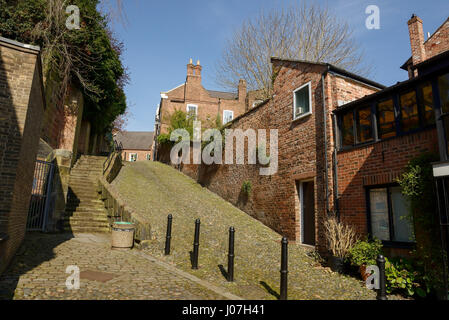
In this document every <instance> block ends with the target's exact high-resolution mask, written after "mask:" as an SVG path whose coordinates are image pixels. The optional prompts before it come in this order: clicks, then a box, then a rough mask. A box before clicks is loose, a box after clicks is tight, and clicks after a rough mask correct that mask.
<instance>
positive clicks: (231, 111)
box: [222, 110, 234, 124]
mask: <svg viewBox="0 0 449 320" xmlns="http://www.w3.org/2000/svg"><path fill="white" fill-rule="evenodd" d="M225 112H230V113H232V119H231V120H230V121H228V122H231V121H232V120H234V111H233V110H223V120H222V122H223V124H226V123H228V122H225Z"/></svg>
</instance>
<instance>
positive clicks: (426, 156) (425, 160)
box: [398, 153, 444, 291]
mask: <svg viewBox="0 0 449 320" xmlns="http://www.w3.org/2000/svg"><path fill="white" fill-rule="evenodd" d="M438 160H439V157H438V155H437V154H433V153H423V154H422V155H420V156H418V157H416V158H414V159H412V160H411V161H410V162H409V163H408V165H407V166H406V168H405V170H404V173H403V174H402V176H401V177H400V178H399V179H398V183H399V184H400V186H401V188H402V193H403V194H404V195H405V196H407V197H408V199H409V200H410V216H409V218H410V219H411V220H412V221H413V223H414V226H415V236H416V249H415V250H414V252H413V257H414V258H415V259H414V260H415V261H416V263H417V264H418V266H419V268H420V269H421V271H422V273H423V282H425V285H426V287H427V289H428V290H432V291H435V290H439V289H441V288H442V286H443V279H444V278H443V269H442V265H443V261H442V254H443V250H442V248H441V238H440V228H439V218H438V213H437V198H436V192H435V181H434V178H433V169H432V163H433V162H436V161H438Z"/></svg>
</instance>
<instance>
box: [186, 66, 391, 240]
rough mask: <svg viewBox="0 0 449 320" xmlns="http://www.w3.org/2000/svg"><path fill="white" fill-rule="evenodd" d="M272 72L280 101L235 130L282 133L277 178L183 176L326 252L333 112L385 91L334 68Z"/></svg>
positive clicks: (242, 170) (196, 171)
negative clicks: (247, 185) (245, 189)
mask: <svg viewBox="0 0 449 320" xmlns="http://www.w3.org/2000/svg"><path fill="white" fill-rule="evenodd" d="M272 64H273V70H274V73H275V74H276V78H275V80H274V84H273V86H274V87H273V89H274V95H273V98H272V99H270V100H268V101H265V102H263V103H261V104H259V105H258V106H255V107H254V108H252V109H251V110H249V111H247V112H246V113H245V114H243V115H241V116H239V117H237V118H236V119H234V120H233V121H232V122H231V123H230V124H229V126H228V128H230V129H237V128H239V129H243V130H246V129H249V128H251V129H278V137H279V143H278V145H279V149H278V152H279V162H278V172H277V173H276V174H274V175H271V176H261V175H259V165H237V164H234V165H219V166H206V165H201V166H195V165H184V166H183V167H182V170H183V172H185V173H186V174H188V175H190V176H191V177H193V178H194V179H197V180H198V181H199V182H200V183H202V184H203V185H205V186H207V187H208V188H209V189H211V190H212V191H214V192H215V193H217V194H219V195H220V196H222V197H223V198H224V199H226V200H228V201H230V202H231V203H233V204H235V205H236V206H238V207H239V208H241V209H242V210H244V211H246V212H247V213H249V214H250V215H252V216H254V217H256V218H257V219H259V220H260V221H262V222H263V223H265V224H266V225H268V226H270V227H271V228H273V229H274V230H276V231H278V232H280V233H281V234H284V235H287V236H288V237H289V238H290V239H291V240H296V241H297V242H298V243H303V244H307V245H316V244H318V245H323V241H321V240H322V234H323V233H322V230H320V228H321V226H322V223H320V221H321V220H322V219H323V218H324V217H325V216H326V212H330V211H332V210H333V209H334V201H333V197H332V194H333V189H332V187H331V186H332V185H333V166H332V165H331V163H332V158H333V152H332V150H333V146H334V142H333V132H332V115H331V111H332V110H333V109H335V108H336V107H338V105H341V104H344V103H345V102H348V101H352V100H355V99H358V98H362V97H363V96H365V95H369V94H372V93H374V92H377V91H379V90H381V89H383V88H384V87H383V86H382V85H380V84H378V83H375V82H373V81H370V80H368V79H365V78H363V77H360V76H357V75H355V74H353V73H350V72H348V71H345V70H342V69H340V68H337V67H335V66H333V65H330V64H327V63H313V62H307V61H299V60H285V59H278V58H273V59H272ZM324 128H326V132H325V130H324ZM268 140H269V139H268ZM325 141H326V144H325ZM325 148H326V149H327V153H325V151H324V150H326V149H325ZM267 149H268V150H269V144H267ZM246 151H248V150H246ZM326 157H327V158H326ZM326 160H327V161H328V166H326V165H325V163H326V162H325V161H326ZM326 168H327V169H326ZM244 181H250V182H251V184H252V192H251V193H252V195H251V196H249V197H246V196H245V195H244V194H243V193H242V191H241V187H242V184H243V182H244ZM326 186H329V187H328V188H326ZM326 195H327V196H326ZM320 238H321V240H320Z"/></svg>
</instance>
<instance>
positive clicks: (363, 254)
mask: <svg viewBox="0 0 449 320" xmlns="http://www.w3.org/2000/svg"><path fill="white" fill-rule="evenodd" d="M381 251H382V242H381V241H380V240H379V239H375V240H373V241H369V240H368V239H367V240H359V241H357V243H356V244H355V245H354V247H352V248H351V249H350V250H349V261H350V262H351V264H352V265H353V266H361V265H364V264H365V265H367V266H370V265H375V264H376V259H377V256H378V255H379V254H380V253H381Z"/></svg>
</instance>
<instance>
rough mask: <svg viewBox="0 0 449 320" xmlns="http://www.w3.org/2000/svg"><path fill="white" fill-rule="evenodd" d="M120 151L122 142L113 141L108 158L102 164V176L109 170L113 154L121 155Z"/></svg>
mask: <svg viewBox="0 0 449 320" xmlns="http://www.w3.org/2000/svg"><path fill="white" fill-rule="evenodd" d="M122 151H123V145H122V142H120V143H117V141H116V140H114V141H113V143H112V150H111V151H109V154H108V157H107V158H106V160H105V161H104V162H103V174H104V173H105V172H106V170H108V169H109V166H110V165H111V161H112V158H113V157H114V155H115V154H121V153H122ZM106 163H107V164H106Z"/></svg>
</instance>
